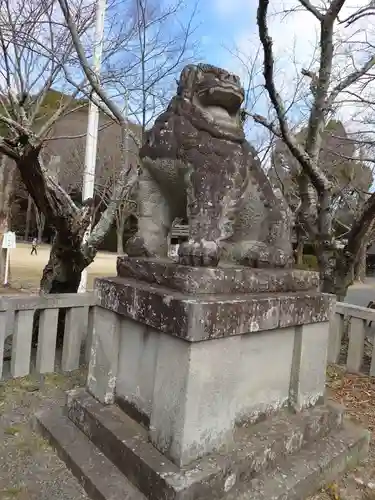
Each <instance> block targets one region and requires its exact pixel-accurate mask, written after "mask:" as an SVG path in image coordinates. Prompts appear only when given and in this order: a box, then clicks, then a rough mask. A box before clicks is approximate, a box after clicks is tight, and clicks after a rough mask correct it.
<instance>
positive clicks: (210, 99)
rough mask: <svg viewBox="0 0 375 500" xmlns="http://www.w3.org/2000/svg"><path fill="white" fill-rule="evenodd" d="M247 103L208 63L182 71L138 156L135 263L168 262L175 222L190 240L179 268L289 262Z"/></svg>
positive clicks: (279, 206) (283, 215) (281, 213)
mask: <svg viewBox="0 0 375 500" xmlns="http://www.w3.org/2000/svg"><path fill="white" fill-rule="evenodd" d="M243 100H244V90H243V88H242V86H241V83H240V80H239V78H238V77H237V76H236V75H234V74H232V73H229V72H228V71H225V70H223V69H220V68H217V67H215V66H211V65H208V64H198V65H189V66H186V67H185V68H184V70H183V71H182V73H181V76H180V80H179V83H178V88H177V95H176V96H175V97H173V99H172V100H171V102H170V104H169V106H168V108H167V110H166V111H165V112H164V113H162V114H161V115H160V116H159V117H158V118H157V120H156V122H155V124H154V126H153V127H152V129H151V130H150V131H149V132H148V133H147V135H146V140H145V143H144V145H143V147H142V148H141V150H140V157H141V161H142V169H141V173H140V177H139V185H138V211H139V220H138V232H137V233H136V235H135V236H134V237H133V238H131V239H130V240H129V242H128V244H127V247H126V252H127V253H128V255H129V256H134V257H135V256H144V257H166V256H167V235H168V233H169V231H170V228H171V225H172V222H173V220H174V219H175V218H182V219H185V220H187V221H188V225H189V239H188V241H186V242H185V243H183V244H181V245H180V248H179V262H180V264H183V265H190V266H206V267H215V266H217V265H218V263H219V261H220V260H230V261H234V262H236V263H239V264H242V265H246V266H252V267H285V266H288V265H289V264H290V263H291V259H292V245H291V224H290V214H289V212H288V208H287V205H286V202H285V200H284V199H283V198H282V196H281V195H277V194H275V193H274V192H273V190H272V187H271V185H270V183H269V181H268V179H267V176H266V175H265V173H264V171H263V170H262V168H261V165H260V162H259V160H258V159H257V157H256V154H255V152H254V150H253V148H252V147H251V146H250V144H249V143H248V142H247V140H246V138H245V134H244V130H243V125H242V121H241V105H242V103H243Z"/></svg>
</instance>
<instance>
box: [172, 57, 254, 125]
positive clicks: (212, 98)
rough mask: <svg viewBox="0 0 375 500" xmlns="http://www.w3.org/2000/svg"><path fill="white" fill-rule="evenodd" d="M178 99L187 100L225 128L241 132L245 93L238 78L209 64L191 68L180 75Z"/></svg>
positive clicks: (187, 68) (186, 68) (187, 67)
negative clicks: (242, 106)
mask: <svg viewBox="0 0 375 500" xmlns="http://www.w3.org/2000/svg"><path fill="white" fill-rule="evenodd" d="M177 96H178V97H179V98H182V99H185V100H188V101H190V102H191V104H192V105H193V106H194V107H197V108H198V109H199V111H200V112H201V113H202V114H204V115H205V116H206V117H207V118H208V119H209V121H213V122H215V123H216V124H218V125H221V126H223V127H225V128H228V127H229V128H236V129H238V128H241V127H242V123H241V113H240V111H241V105H242V103H243V101H244V89H243V87H242V85H241V82H240V79H239V77H238V76H236V75H234V74H233V73H229V72H228V71H226V70H225V69H221V68H217V67H216V66H211V65H210V64H198V65H193V64H191V65H188V66H186V67H185V68H184V69H183V71H182V72H181V76H180V80H179V82H178V89H177Z"/></svg>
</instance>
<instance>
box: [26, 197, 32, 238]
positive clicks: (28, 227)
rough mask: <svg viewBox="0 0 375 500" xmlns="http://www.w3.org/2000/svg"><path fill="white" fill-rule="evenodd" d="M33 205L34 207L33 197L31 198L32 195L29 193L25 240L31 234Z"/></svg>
mask: <svg viewBox="0 0 375 500" xmlns="http://www.w3.org/2000/svg"><path fill="white" fill-rule="evenodd" d="M31 207H32V199H31V196H30V195H28V196H27V211H26V225H25V241H28V240H29V236H30V222H31Z"/></svg>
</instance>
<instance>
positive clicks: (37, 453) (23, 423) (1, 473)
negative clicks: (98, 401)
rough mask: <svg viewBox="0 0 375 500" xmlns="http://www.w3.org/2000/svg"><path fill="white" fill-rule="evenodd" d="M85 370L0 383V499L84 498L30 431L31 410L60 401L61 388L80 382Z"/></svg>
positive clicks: (37, 436) (45, 443)
mask: <svg viewBox="0 0 375 500" xmlns="http://www.w3.org/2000/svg"><path fill="white" fill-rule="evenodd" d="M85 376H86V374H85V371H84V370H82V371H78V372H74V373H73V374H71V375H70V376H67V377H66V376H62V375H59V374H53V375H48V376H46V377H45V378H44V379H43V380H33V379H32V378H31V377H27V378H23V379H15V380H9V381H7V382H4V383H1V384H0V499H1V500H88V496H87V495H86V494H85V492H84V491H83V489H82V488H81V486H80V485H79V483H78V482H77V480H76V479H75V478H74V476H73V475H72V474H71V472H70V471H69V470H68V469H67V468H66V466H65V464H64V463H63V462H62V461H61V460H60V459H59V458H58V457H57V455H56V454H55V452H54V451H53V449H52V448H50V446H49V445H48V443H47V442H46V441H45V440H44V439H43V438H41V436H40V435H39V434H38V433H36V432H33V429H32V427H33V426H32V422H33V415H34V413H35V412H37V411H40V410H41V409H42V408H44V407H46V408H47V407H49V406H51V405H56V404H61V405H63V404H64V391H66V390H69V389H71V388H73V387H76V386H80V385H84V382H85Z"/></svg>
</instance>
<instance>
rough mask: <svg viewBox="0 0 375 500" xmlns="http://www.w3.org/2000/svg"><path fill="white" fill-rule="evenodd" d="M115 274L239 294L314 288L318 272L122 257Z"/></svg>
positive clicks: (197, 291)
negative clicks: (186, 263)
mask: <svg viewBox="0 0 375 500" xmlns="http://www.w3.org/2000/svg"><path fill="white" fill-rule="evenodd" d="M117 276H119V277H121V278H127V279H129V278H131V279H136V280H141V281H145V282H146V283H150V284H153V285H161V286H163V287H166V288H170V289H172V290H175V291H178V292H182V293H187V294H238V293H277V292H306V291H317V290H318V287H319V275H318V273H316V272H313V271H303V270H299V269H254V268H252V267H244V266H234V265H233V264H227V265H225V263H224V264H220V266H219V267H213V268H210V267H191V266H181V265H178V264H176V263H174V262H172V261H171V260H168V259H146V258H135V257H128V256H122V257H118V259H117Z"/></svg>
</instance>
